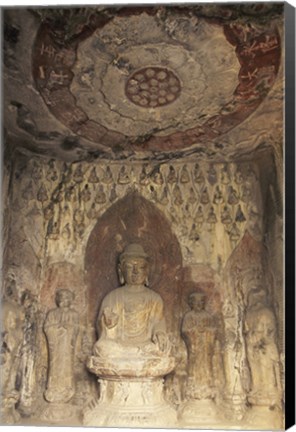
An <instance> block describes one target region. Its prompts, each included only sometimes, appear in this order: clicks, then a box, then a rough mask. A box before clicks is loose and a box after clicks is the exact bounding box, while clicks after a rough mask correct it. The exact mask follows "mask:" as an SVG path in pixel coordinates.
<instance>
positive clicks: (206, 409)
mask: <svg viewBox="0 0 296 432" xmlns="http://www.w3.org/2000/svg"><path fill="white" fill-rule="evenodd" d="M178 421H179V426H181V427H190V426H191V427H199V426H203V427H206V426H207V427H212V426H213V425H214V424H216V423H217V424H218V422H219V419H218V412H217V407H216V405H215V403H214V401H213V400H212V399H202V400H191V401H188V402H185V403H184V405H182V406H181V407H180V409H179V412H178Z"/></svg>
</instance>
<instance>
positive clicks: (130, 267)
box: [121, 257, 148, 285]
mask: <svg viewBox="0 0 296 432" xmlns="http://www.w3.org/2000/svg"><path fill="white" fill-rule="evenodd" d="M121 270H122V273H123V277H124V280H125V283H126V284H128V285H144V284H145V282H146V279H147V275H148V263H147V261H146V260H145V259H144V258H137V257H135V258H132V257H129V258H125V260H124V261H123V263H122V265H121Z"/></svg>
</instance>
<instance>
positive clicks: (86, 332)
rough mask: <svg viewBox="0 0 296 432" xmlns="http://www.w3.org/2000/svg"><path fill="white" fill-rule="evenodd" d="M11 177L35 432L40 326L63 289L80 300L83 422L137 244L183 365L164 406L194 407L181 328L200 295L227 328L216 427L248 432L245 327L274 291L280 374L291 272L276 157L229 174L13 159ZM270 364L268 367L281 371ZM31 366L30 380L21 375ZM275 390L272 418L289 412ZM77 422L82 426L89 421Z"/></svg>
mask: <svg viewBox="0 0 296 432" xmlns="http://www.w3.org/2000/svg"><path fill="white" fill-rule="evenodd" d="M4 174H5V176H4V189H5V191H6V193H5V232H4V270H5V272H4V286H3V294H4V295H5V296H6V298H10V299H11V294H9V287H11V285H14V286H15V287H16V290H17V295H16V298H15V299H14V301H15V302H16V303H17V304H18V305H19V306H20V307H21V308H22V310H23V311H24V312H25V315H26V318H25V325H24V333H23V342H22V349H21V354H20V359H21V362H20V366H19V370H18V372H19V378H18V380H19V381H18V383H17V384H16V387H17V388H18V389H19V391H20V394H21V396H20V399H19V400H20V401H21V402H20V403H19V405H18V410H19V412H20V413H21V414H22V415H27V416H29V419H30V422H33V423H34V422H36V421H37V422H38V421H41V418H40V412H45V413H46V407H47V405H48V402H46V401H45V399H44V397H43V393H44V391H45V386H46V379H47V378H46V377H47V374H48V369H47V368H48V352H47V345H46V339H45V335H44V332H43V323H44V320H45V317H46V315H47V313H48V311H49V310H51V309H53V308H54V307H55V292H56V290H57V289H59V288H63V289H67V290H70V291H72V292H73V293H74V294H75V300H74V303H73V307H74V309H75V310H76V311H77V312H78V313H79V334H78V339H77V341H76V345H75V358H74V374H75V384H76V392H75V395H74V397H73V400H72V402H71V403H72V406H75V407H76V409H77V412H79V413H81V412H82V411H83V409H84V408H85V407H86V406H87V405H88V404H89V402H90V401H91V400H92V399H93V398H95V397H96V395H97V392H98V389H97V387H96V383H95V381H94V377H93V376H92V375H90V374H89V372H88V371H87V369H86V366H85V363H86V358H87V356H88V355H89V354H90V353H91V349H92V346H93V344H94V341H95V340H96V329H95V320H96V314H97V311H98V308H99V305H100V302H101V301H102V298H103V297H104V296H105V294H106V293H107V292H109V291H110V290H112V289H114V288H116V287H117V286H118V280H117V272H116V260H117V259H118V255H119V253H120V252H122V250H123V248H124V247H125V245H126V244H127V243H128V242H135V241H137V242H141V243H142V244H143V246H144V247H145V249H146V250H147V252H148V254H149V255H150V256H151V262H152V270H151V276H150V288H152V289H153V290H155V291H156V292H158V293H159V294H160V295H161V296H162V298H163V300H164V304H165V314H166V320H167V323H168V331H169V336H170V339H171V341H172V343H173V346H174V350H173V352H174V355H175V357H176V359H177V366H176V369H175V372H174V373H173V374H170V375H169V376H168V377H167V378H166V382H165V389H166V397H167V399H168V400H169V401H170V402H171V403H173V404H174V406H175V408H176V409H180V408H181V407H183V408H184V403H186V401H187V402H188V400H187V399H186V397H187V396H186V376H187V373H188V370H187V356H188V352H187V350H186V346H185V343H184V340H183V339H182V337H181V325H182V322H183V317H184V315H185V313H186V312H188V311H189V310H190V308H189V306H188V303H187V300H188V296H189V295H190V294H191V293H193V292H202V293H205V294H206V297H207V306H206V310H207V312H208V313H209V314H210V315H211V316H213V317H215V320H216V321H215V322H216V323H218V327H219V335H218V340H219V345H217V346H216V351H215V356H216V363H215V368H216V369H215V376H216V381H215V391H216V397H215V404H216V405H215V406H216V409H217V412H218V414H217V416H218V418H219V419H220V420H219V422H220V423H219V424H220V425H226V426H227V425H229V424H231V422H236V423H235V424H238V423H237V422H241V423H240V424H241V425H242V427H246V426H248V425H249V424H252V422H251V420H250V418H252V409H255V408H254V407H253V408H250V403H249V405H248V396H249V395H250V394H251V391H252V379H253V378H252V364H251V362H252V360H250V358H249V357H250V354H249V355H248V352H250V348H249V347H248V343H249V342H248V340H249V339H248V337H247V332H248V330H247V327H248V326H247V321H248V319H247V317H248V316H249V315H250V313H251V312H250V311H252V310H253V309H252V307H253V306H254V304H255V305H256V304H257V303H256V301H255V303H254V301H253V303H252V301H251V297H252V295H253V294H254V293H255V294H256V293H258V292H259V291H263V292H264V293H265V297H264V300H263V305H264V307H265V309H268V310H269V311H270V312H269V314H270V316H273V317H274V321H271V322H274V323H275V324H272V325H273V327H272V329H271V331H272V332H273V335H274V336H273V339H272V341H270V342H265V344H266V346H267V347H271V348H270V349H271V351H272V352H273V353H277V352H278V354H279V360H278V361H277V360H274V362H278V363H279V364H276V367H277V368H278V370H279V373H280V374H282V366H281V364H280V359H282V358H283V344H282V324H281V323H282V321H283V315H282V313H283V312H282V277H281V274H282V271H281V270H282V263H281V260H279V261H278V260H277V258H276V257H279V256H280V251H281V247H282V244H281V241H279V238H278V236H279V235H280V232H281V231H280V228H279V227H280V225H281V223H282V215H281V211H280V208H279V201H278V199H277V196H278V194H280V192H277V191H278V188H279V186H278V185H279V180H278V176H276V175H275V174H274V170H273V158H272V152H267V151H265V152H262V154H261V153H260V152H259V153H258V154H257V155H254V156H253V157H252V158H249V159H244V160H239V161H235V162H231V163H229V162H226V161H221V162H210V163H209V162H205V161H204V160H196V159H194V158H188V159H187V160H182V162H181V161H178V160H176V161H175V160H172V161H171V162H163V163H155V162H153V161H147V162H144V163H143V162H142V163H140V162H136V161H134V162H132V161H130V162H124V163H119V162H110V163H108V164H107V163H104V162H102V161H101V162H98V163H87V162H78V163H66V162H61V161H59V160H54V159H49V158H45V157H43V158H41V157H28V156H26V155H24V154H22V153H19V152H17V153H15V155H14V157H13V158H12V159H11V161H10V164H7V165H6V166H5V172H4ZM271 198H273V200H274V201H273V202H271ZM273 205H274V206H275V205H276V206H277V207H276V211H274V210H273V208H272V206H273ZM269 213H272V215H269ZM275 263H277V265H276V266H275ZM32 305H34V308H33V309H32ZM262 307H263V306H262ZM259 309H260V308H259V307H258V310H259ZM260 310H261V309H260ZM262 313H263V312H262ZM258 314H259V315H258V316H261V315H260V312H258ZM263 315H264V314H263ZM263 315H262V316H263ZM265 315H266V314H265ZM265 315H264V316H265ZM260 319H261V318H260ZM217 320H218V321H217ZM216 325H217V324H216ZM270 325H271V324H270ZM252 331H253V333H256V332H260V331H261V330H260V329H259V330H258V329H253V330H252ZM250 343H251V342H250ZM248 349H249V351H248ZM274 355H277V354H274ZM271 363H272V361H270V362H269V363H268V362H267V363H266V365H265V367H267V368H271V369H272V368H273V367H274V366H272V365H271ZM272 364H273V363H272ZM28 365H29V367H30V372H29V373H28V372H24V371H25V370H26V371H28ZM270 374H271V375H272V372H270ZM224 384H225V385H224ZM276 390H278V393H279V397H278V400H277V401H276V403H275V402H274V401H270V403H269V401H268V402H267V403H266V406H267V408H269V407H270V406H273V407H274V405H276V407H277V410H278V411H279V413H281V406H280V405H281V402H279V401H281V384H280V383H278V385H277V387H276ZM37 396H38V397H37ZM191 402H192V401H191ZM200 403H201V402H200ZM202 403H204V402H202ZM251 405H252V404H251ZM255 405H256V404H255ZM255 405H254V406H255ZM234 406H235V407H236V409H235V410H233V407H234ZM225 407H226V408H227V409H225ZM185 408H186V407H185ZM187 408H188V407H187ZM187 408H186V409H187ZM188 409H189V408H188ZM189 411H190V410H189ZM189 411H188V412H189ZM182 412H183V414H184V413H186V410H185V409H183V411H182ZM222 412H223V413H222ZM225 413H226V417H225V416H224V414H225ZM184 415H185V414H184ZM258 415H259V414H258ZM279 415H280V414H279ZM248 416H249V417H248ZM259 417H260V416H259ZM259 417H258V418H259ZM183 420H184V419H183ZM183 420H182V417H181V420H180V421H181V423H180V424H181V425H182V424H183V423H182V421H183ZM9 421H10V420H9ZM43 421H47V422H48V421H49V418H46V416H45V417H43ZM69 421H70V423H69ZM69 421H68V424H71V421H72V423H73V422H74V423H75V421H76V424H80V423H79V422H80V421H81V418H80V417H79V416H78V418H77V419H75V421H74V420H73V419H72V420H69ZM276 421H278V420H276ZM196 422H197V423H196V425H197V426H198V420H196ZM258 422H259V423H258V424H260V421H259V420H258ZM255 424H256V423H255ZM184 425H186V419H185V420H184Z"/></svg>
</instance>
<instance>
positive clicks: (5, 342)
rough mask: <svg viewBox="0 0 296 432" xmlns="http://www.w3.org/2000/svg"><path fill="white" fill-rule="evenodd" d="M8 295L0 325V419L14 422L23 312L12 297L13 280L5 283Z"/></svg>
mask: <svg viewBox="0 0 296 432" xmlns="http://www.w3.org/2000/svg"><path fill="white" fill-rule="evenodd" d="M9 288H10V289H11V290H12V292H11V295H9V296H5V297H4V298H3V299H2V305H1V311H2V328H1V353H0V360H1V368H0V371H1V374H0V388H1V411H0V413H1V422H3V423H8V424H11V423H16V422H17V421H18V420H19V418H20V416H19V413H18V412H17V411H16V409H15V406H16V404H17V403H18V401H19V399H20V391H19V388H18V386H17V379H18V375H19V372H20V362H21V354H22V344H23V336H24V335H23V327H24V313H23V310H22V308H21V306H20V305H19V304H18V303H17V301H16V300H17V299H16V292H17V290H16V286H15V281H12V282H11V284H10V287H9Z"/></svg>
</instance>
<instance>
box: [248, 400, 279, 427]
mask: <svg viewBox="0 0 296 432" xmlns="http://www.w3.org/2000/svg"><path fill="white" fill-rule="evenodd" d="M244 424H245V425H246V429H258V430H259V429H260V430H261V429H263V430H264V429H269V430H279V429H283V428H284V422H283V414H282V412H281V410H280V409H279V408H277V407H275V408H273V409H272V408H270V407H268V406H263V405H261V406H253V407H252V408H249V409H248V411H247V412H246V415H245V417H244Z"/></svg>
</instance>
